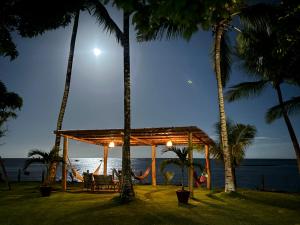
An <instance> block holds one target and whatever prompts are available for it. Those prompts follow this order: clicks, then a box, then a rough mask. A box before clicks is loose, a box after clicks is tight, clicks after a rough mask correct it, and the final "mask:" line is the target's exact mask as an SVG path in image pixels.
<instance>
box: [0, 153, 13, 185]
mask: <svg viewBox="0 0 300 225" xmlns="http://www.w3.org/2000/svg"><path fill="white" fill-rule="evenodd" d="M0 167H1V169H2V172H3V176H4V179H5V182H6V185H7V187H8V190H11V186H10V182H9V179H8V175H7V172H6V169H5V165H4V162H3V160H2V158H1V156H0Z"/></svg>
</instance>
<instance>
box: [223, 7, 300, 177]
mask: <svg viewBox="0 0 300 225" xmlns="http://www.w3.org/2000/svg"><path fill="white" fill-rule="evenodd" d="M281 7H282V6H281ZM269 10H272V12H273V13H270V14H269V15H270V17H269V19H268V20H265V22H264V23H262V24H260V26H259V29H257V26H252V25H251V23H250V25H249V23H248V24H244V26H243V28H242V32H241V33H240V34H239V35H238V38H237V53H238V56H239V58H240V59H241V62H242V65H243V68H244V69H245V70H246V72H247V73H248V74H249V75H250V76H251V77H252V78H254V81H249V82H243V83H240V84H237V85H234V86H232V87H230V90H229V91H228V92H227V93H226V98H227V99H228V101H229V102H232V101H236V100H239V99H242V98H250V97H254V96H259V95H260V94H261V93H262V92H263V91H264V90H266V88H267V87H268V86H270V87H272V88H273V89H274V90H275V92H276V94H277V98H278V102H279V105H278V106H274V107H272V108H271V109H269V111H268V112H267V114H266V121H267V122H268V123H270V122H272V121H274V119H276V118H278V117H279V116H283V118H284V121H285V123H286V126H287V128H288V132H289V135H290V138H291V141H292V143H293V147H294V150H295V153H296V157H297V162H298V170H299V173H300V147H299V142H298V140H297V136H296V134H295V131H294V128H293V126H292V123H291V121H290V119H289V116H288V112H292V111H294V110H293V109H297V105H298V107H299V97H297V98H294V99H292V100H289V101H287V102H286V103H284V99H283V94H282V90H281V85H282V84H283V83H284V82H286V83H293V84H295V85H299V79H298V76H299V72H298V71H299V69H298V67H299V63H300V55H299V53H298V52H297V51H295V49H294V47H295V45H300V39H299V38H297V39H295V41H293V42H292V44H291V45H292V46H286V45H285V49H282V47H281V45H282V40H281V36H282V29H284V28H282V27H281V26H282V24H281V23H282V21H280V20H279V19H278V18H279V17H280V16H282V15H284V14H285V11H284V10H282V9H281V8H280V7H279V8H276V7H275V8H274V7H271V8H270V9H269ZM282 11H284V13H282ZM264 13H266V12H264ZM298 15H299V14H298ZM283 51H284V54H283V53H282V52H283ZM297 102H298V104H297Z"/></svg>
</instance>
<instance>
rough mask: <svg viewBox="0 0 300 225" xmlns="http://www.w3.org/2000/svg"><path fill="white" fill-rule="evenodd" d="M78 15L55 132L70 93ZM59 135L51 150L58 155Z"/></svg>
mask: <svg viewBox="0 0 300 225" xmlns="http://www.w3.org/2000/svg"><path fill="white" fill-rule="evenodd" d="M79 13H80V11H79V10H78V11H77V12H76V13H75V18H74V24H73V30H72V36H71V43H70V51H69V60H68V66H67V74H66V81H65V89H64V94H63V98H62V101H61V106H60V111H59V115H58V119H57V125H56V130H61V128H62V123H63V119H64V114H65V111H66V106H67V101H68V96H69V91H70V84H71V76H72V66H73V58H74V51H75V42H76V36H77V29H78V20H79ZM60 140H61V138H60V135H58V134H56V135H55V144H54V148H53V150H54V151H55V154H57V155H58V152H59V148H60ZM56 167H57V165H56V163H55V162H54V161H53V163H52V164H51V165H50V168H49V169H50V171H51V172H49V177H48V178H49V181H50V183H53V182H54V181H55V176H56Z"/></svg>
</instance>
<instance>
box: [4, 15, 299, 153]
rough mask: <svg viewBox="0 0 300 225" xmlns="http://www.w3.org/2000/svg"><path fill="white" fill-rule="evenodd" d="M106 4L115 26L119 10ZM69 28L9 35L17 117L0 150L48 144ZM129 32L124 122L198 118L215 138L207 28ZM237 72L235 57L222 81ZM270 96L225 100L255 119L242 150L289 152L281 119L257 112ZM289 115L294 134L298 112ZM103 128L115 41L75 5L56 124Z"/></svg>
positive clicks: (237, 78) (119, 73) (119, 104)
mask: <svg viewBox="0 0 300 225" xmlns="http://www.w3.org/2000/svg"><path fill="white" fill-rule="evenodd" d="M110 12H111V13H112V17H113V18H114V19H115V20H116V21H117V23H118V25H119V26H120V27H121V28H122V23H121V20H120V18H121V13H120V12H118V11H116V10H110ZM71 29H72V25H70V26H68V27H66V28H61V29H58V30H55V31H49V32H46V33H45V34H44V35H42V36H39V37H36V38H32V39H23V38H20V37H18V36H17V35H15V36H14V40H15V42H16V44H17V48H18V51H19V57H18V58H17V59H16V60H14V61H12V62H11V61H9V59H8V58H3V57H2V58H0V68H1V70H0V79H1V80H2V81H3V82H4V83H5V84H6V86H7V88H8V90H9V91H14V92H16V93H18V94H19V95H20V96H22V98H23V100H24V106H23V108H22V110H21V111H20V112H19V113H18V115H19V116H18V118H17V119H15V120H10V121H9V123H8V124H7V125H8V133H7V136H6V137H4V138H1V140H0V142H1V144H2V145H1V146H0V155H1V156H2V157H25V156H26V155H27V152H28V151H29V150H30V149H33V148H38V149H41V150H44V151H49V150H50V149H51V146H53V144H54V138H55V137H54V134H53V130H55V127H56V120H57V116H58V112H59V107H60V102H61V98H62V94H63V88H64V82H65V74H66V68H67V59H68V52H69V45H70V38H71ZM232 35H234V33H233V34H232ZM134 36H135V35H134V30H133V29H132V32H131V110H132V114H131V116H132V117H131V121H132V123H131V126H132V128H143V127H166V126H198V127H199V128H200V129H202V130H203V131H205V132H206V133H207V134H208V135H209V136H210V137H212V138H215V134H214V124H215V122H217V121H218V102H217V85H216V79H215V75H214V72H213V67H212V60H211V57H210V51H211V46H212V34H211V32H199V33H197V34H195V35H194V36H193V38H192V39H191V40H190V41H189V42H187V41H184V40H182V39H178V40H172V41H167V40H162V41H154V42H147V43H137V42H136V41H135V37H134ZM95 47H98V48H100V49H101V50H102V54H101V55H99V56H98V57H96V56H95V55H94V54H93V49H94V48H95ZM245 80H247V77H246V76H245V74H244V72H243V71H242V68H241V67H240V66H239V64H238V63H235V64H234V66H233V71H232V76H231V80H230V83H229V85H228V86H230V85H233V84H236V83H237V82H241V81H245ZM189 81H192V83H190V82H189ZM283 93H284V96H285V98H286V99H287V98H288V97H290V96H296V95H300V89H299V88H296V87H291V86H283ZM274 104H277V99H276V95H275V92H274V90H273V89H271V88H269V89H268V90H267V92H265V93H264V94H263V95H262V96H260V97H258V98H255V99H251V100H241V101H238V102H236V103H226V105H225V107H226V113H227V116H228V117H229V118H231V119H232V120H234V121H235V122H241V123H248V124H251V125H255V126H256V128H257V130H258V134H257V138H256V140H255V143H254V145H253V146H251V147H250V148H249V149H248V150H247V154H246V156H247V157H248V158H295V153H294V150H293V147H292V144H291V141H290V138H289V135H288V131H287V129H286V126H285V124H284V122H283V119H280V120H278V121H276V122H275V123H273V124H271V125H268V124H266V123H265V121H264V113H265V112H266V110H267V108H268V107H270V106H273V105H274ZM291 120H292V123H293V124H294V128H295V131H296V133H297V135H298V139H300V136H299V135H300V126H299V124H300V117H299V116H294V117H291ZM109 128H123V49H122V47H121V46H120V45H119V44H117V43H116V41H115V38H114V37H113V36H110V35H109V34H107V33H105V32H103V31H102V27H99V25H98V24H97V23H96V21H95V19H94V18H92V17H91V16H90V15H89V14H87V13H82V14H81V16H80V22H79V29H78V36H77V41H76V49H75V57H74V64H73V74H72V81H71V90H70V95H69V101H68V105H67V110H66V114H65V119H64V124H63V129H109ZM69 149H70V150H69V151H70V156H71V157H102V150H99V147H97V146H92V145H88V144H83V143H77V142H74V141H70V148H69ZM131 149H132V157H151V150H150V149H151V147H148V148H137V147H132V148H131ZM109 156H110V157H121V150H120V148H119V149H112V150H111V151H110V153H109ZM196 156H201V155H199V154H196ZM158 157H161V154H160V151H158Z"/></svg>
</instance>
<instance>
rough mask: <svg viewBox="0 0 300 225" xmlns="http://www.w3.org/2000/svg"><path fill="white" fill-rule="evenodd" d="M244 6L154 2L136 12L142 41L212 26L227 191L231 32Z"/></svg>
mask: <svg viewBox="0 0 300 225" xmlns="http://www.w3.org/2000/svg"><path fill="white" fill-rule="evenodd" d="M242 7H244V4H243V1H242V0H238V1H236V0H235V1H232V0H223V1H206V2H205V1H197V0H185V1H180V3H179V2H177V1H172V0H169V1H154V2H151V4H149V5H146V6H144V8H143V9H142V10H140V13H139V14H137V15H135V17H134V22H135V24H136V29H137V30H138V40H141V41H149V40H154V39H157V38H159V39H161V38H162V37H163V35H164V34H166V37H167V38H168V39H169V38H174V37H175V38H176V37H178V36H181V37H183V38H185V39H187V40H189V39H190V38H191V36H192V35H193V34H194V33H196V32H198V31H199V28H200V27H201V28H203V29H205V30H208V29H210V28H212V31H213V36H214V46H213V54H212V55H213V62H214V71H215V76H216V81H217V88H218V105H219V118H220V124H221V139H222V142H221V147H222V151H223V152H224V164H225V192H232V191H235V186H234V182H233V174H232V168H231V165H232V163H231V156H230V151H229V148H228V138H227V128H226V114H225V106H224V97H223V88H224V86H225V84H226V81H227V80H228V79H229V75H230V65H231V64H230V62H231V59H230V48H229V45H228V38H227V37H226V35H227V31H228V30H229V29H230V28H231V25H230V22H231V21H232V19H233V17H234V16H236V15H238V14H239V13H240V9H241V8H242Z"/></svg>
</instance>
